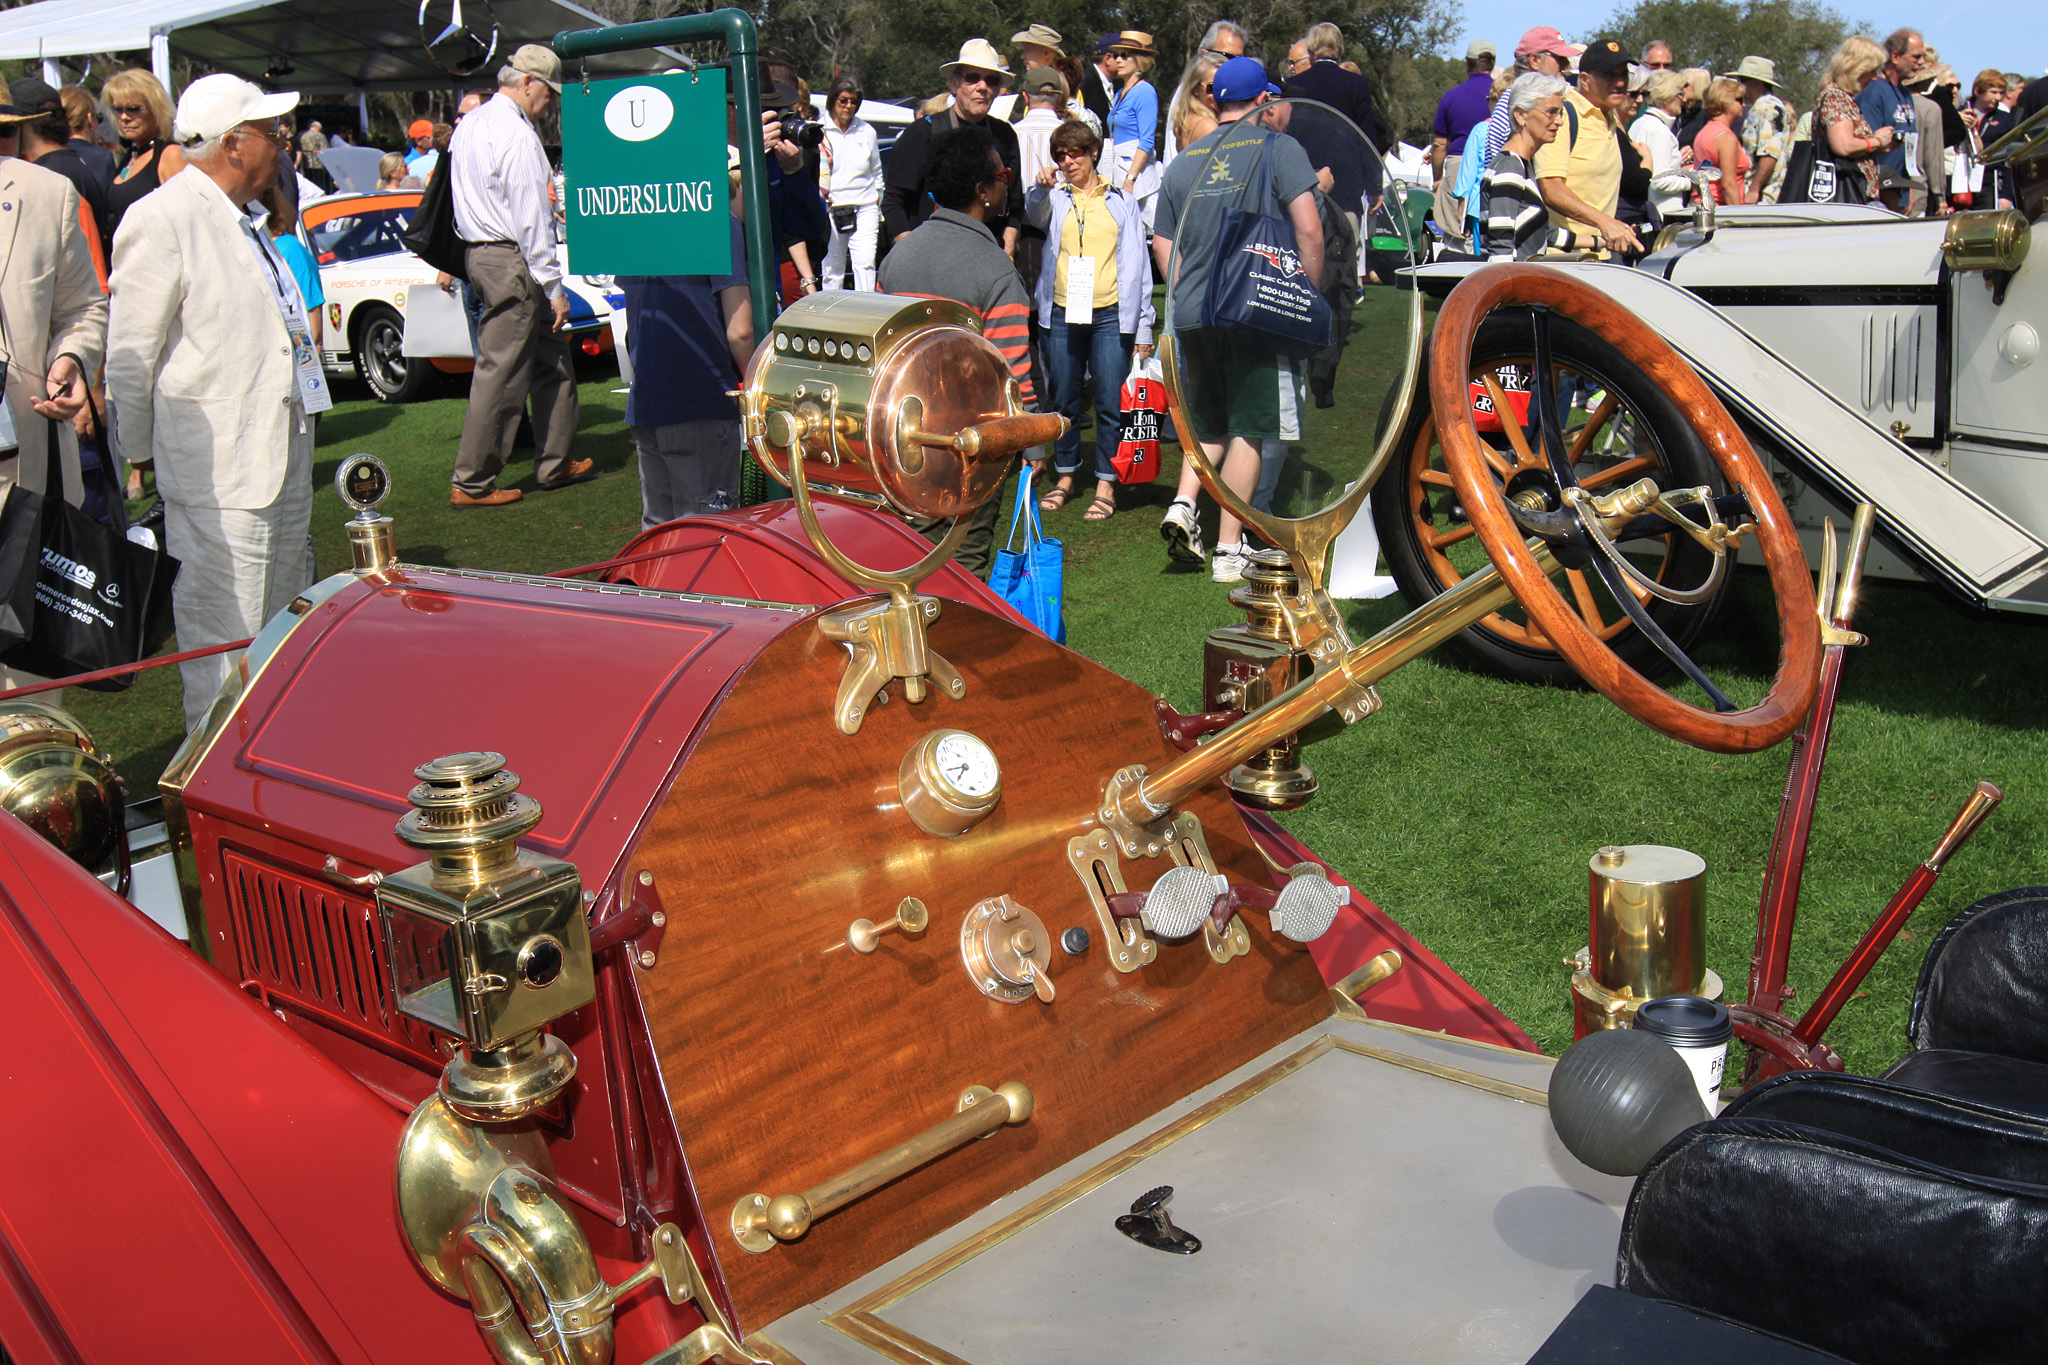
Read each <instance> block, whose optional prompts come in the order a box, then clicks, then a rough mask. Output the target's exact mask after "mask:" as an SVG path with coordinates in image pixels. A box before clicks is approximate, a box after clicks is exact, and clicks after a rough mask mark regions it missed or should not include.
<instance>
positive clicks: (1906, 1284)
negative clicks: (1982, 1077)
mask: <svg viewBox="0 0 2048 1365" xmlns="http://www.w3.org/2000/svg"><path fill="white" fill-rule="evenodd" d="M1616 1283H1617V1284H1618V1285H1619V1286H1620V1287H1622V1288H1624V1289H1626V1290H1628V1291H1629V1292H1631V1293H1634V1294H1640V1295H1644V1296H1646V1297H1651V1298H1660V1299H1668V1300H1671V1301H1673V1302H1675V1303H1679V1304H1684V1305H1687V1306H1689V1307H1693V1308H1697V1309H1700V1310H1702V1311H1704V1312H1707V1313H1713V1314H1718V1315H1720V1316H1723V1317H1726V1318H1729V1319H1732V1320H1734V1321H1737V1322H1741V1323H1747V1324H1750V1325H1752V1326H1755V1327H1757V1328H1760V1329H1762V1330H1764V1331H1767V1332H1774V1333H1777V1334H1780V1335H1782V1336H1785V1337H1788V1338H1791V1339H1792V1340H1794V1341H1799V1342H1803V1343H1806V1344H1808V1345H1811V1346H1814V1347H1816V1348H1818V1349H1821V1350H1825V1351H1832V1352H1834V1353H1835V1354H1837V1355H1840V1356H1843V1357H1845V1358H1847V1359H1849V1360H1852V1361H1856V1362H1860V1365H1908V1363H1909V1362H1911V1363H1913V1365H1918V1363H1919V1362H1925V1361H1934V1360H1961V1359H1969V1360H1983V1361H1993V1360H2032V1361H2038V1360H2042V1359H2048V1121H2042V1120H2037V1119H2034V1118H2032V1117H2030V1116H2027V1115H2022V1114H2016V1113H2013V1112H2010V1111H2007V1110H2004V1109H2001V1108H1996V1107H1992V1106H1988V1105H1983V1104H1977V1103H1973V1102H1971V1101H1968V1100H1963V1099H1956V1098H1952V1097H1948V1096H1944V1095H1937V1094H1930V1093H1927V1092H1925V1091H1921V1090H1917V1089H1914V1088H1912V1087H1909V1086H1905V1085H1900V1084H1896V1083H1894V1082H1891V1081H1886V1080H1879V1079H1874V1078H1870V1077H1863V1076H1846V1075H1835V1074H1831V1073H1824V1072H1801V1073H1797V1074H1794V1075H1789V1076H1781V1077H1778V1078H1775V1079H1773V1080H1771V1081H1767V1082H1765V1083H1764V1084H1762V1085H1759V1086H1757V1087H1755V1088H1753V1089H1752V1090H1750V1091H1749V1092H1748V1093H1746V1094H1744V1095H1742V1096H1741V1097H1740V1098H1738V1099H1737V1100H1736V1101H1735V1102H1734V1103H1732V1104H1731V1105H1730V1106H1729V1107H1728V1109H1727V1110H1726V1111H1725V1112H1724V1113H1723V1114H1722V1116H1721V1117H1720V1118H1717V1119H1714V1120H1711V1121H1709V1122H1706V1123H1702V1124H1699V1125H1697V1126H1695V1127H1692V1128H1689V1129H1687V1130H1686V1131H1685V1132H1683V1133H1681V1134H1680V1135H1679V1136H1678V1137H1677V1138H1675V1139H1673V1140H1672V1142H1671V1143H1670V1144H1669V1145H1668V1146H1667V1147H1665V1148H1664V1150H1663V1151H1661V1152H1659V1153H1658V1154H1657V1155H1656V1156H1655V1157H1653V1158H1652V1159H1651V1161H1650V1164H1649V1165H1648V1166H1647V1167H1645V1168H1644V1170H1643V1173H1642V1175H1641V1176H1640V1177H1638V1179H1637V1181H1636V1187H1635V1190H1634V1192H1633V1194H1632V1195H1631V1196H1630V1199H1629V1206H1628V1212H1627V1215H1626V1217H1625V1219H1624V1221H1623V1226H1622V1235H1621V1248H1620V1254H1619V1258H1618V1265H1617V1269H1616Z"/></svg>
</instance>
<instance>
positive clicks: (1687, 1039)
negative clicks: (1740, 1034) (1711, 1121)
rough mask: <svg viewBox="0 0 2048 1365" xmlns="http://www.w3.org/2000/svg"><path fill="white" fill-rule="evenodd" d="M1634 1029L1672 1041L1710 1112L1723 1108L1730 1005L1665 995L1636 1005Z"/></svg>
mask: <svg viewBox="0 0 2048 1365" xmlns="http://www.w3.org/2000/svg"><path fill="white" fill-rule="evenodd" d="M1635 1028H1636V1031H1637V1032H1638V1033H1647V1034H1649V1035H1650V1036H1652V1037H1654V1038H1660V1039H1662V1040H1663V1041H1664V1042H1666V1043H1669V1044H1670V1045H1671V1046H1672V1048H1674V1049H1675V1050H1676V1051H1677V1053H1678V1055H1679V1056H1680V1057H1681V1058H1683V1059H1684V1061H1685V1064H1686V1065H1687V1066H1688V1067H1690V1068H1691V1069H1692V1075H1693V1080H1694V1081H1696V1082H1697V1083H1698V1084H1699V1088H1700V1101H1701V1103H1703V1104H1705V1105H1706V1107H1707V1113H1708V1114H1709V1115H1713V1114H1717V1113H1719V1112H1720V1110H1721V1079H1722V1076H1723V1075H1724V1074H1725V1072H1726V1070H1727V1066H1728V1043H1729V1040H1730V1039H1732V1038H1734V1036H1735V1022H1734V1020H1732V1019H1731V1018H1729V1016H1728V1007H1727V1006H1726V1005H1723V1004H1722V1003H1721V1002H1719V1001H1718V1000H1707V999H1703V998H1701V997H1700V996H1697V995H1665V996H1659V997H1658V998H1657V999H1655V1000H1645V1001H1644V1002H1643V1003H1642V1004H1641V1005H1638V1006H1637V1007H1636V1020H1635Z"/></svg>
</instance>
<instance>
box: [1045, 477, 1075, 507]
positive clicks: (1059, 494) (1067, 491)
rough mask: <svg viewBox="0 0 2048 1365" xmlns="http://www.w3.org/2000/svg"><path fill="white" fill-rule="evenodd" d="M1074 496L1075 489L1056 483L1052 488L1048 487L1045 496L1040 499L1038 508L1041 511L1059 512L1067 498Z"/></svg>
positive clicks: (1065, 503)
mask: <svg viewBox="0 0 2048 1365" xmlns="http://www.w3.org/2000/svg"><path fill="white" fill-rule="evenodd" d="M1073 496H1074V490H1073V489H1071V488H1065V487H1062V486H1061V485H1059V484H1054V485H1053V486H1052V487H1051V488H1048V489H1046V490H1045V496H1044V497H1042V498H1040V499H1039V500H1038V510H1039V511H1041V512H1057V511H1059V510H1060V509H1061V508H1062V507H1065V506H1066V505H1067V499H1069V498H1071V497H1073Z"/></svg>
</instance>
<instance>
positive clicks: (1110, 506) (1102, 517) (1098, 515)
mask: <svg viewBox="0 0 2048 1365" xmlns="http://www.w3.org/2000/svg"><path fill="white" fill-rule="evenodd" d="M1115 515H1116V499H1115V498H1105V497H1104V496H1102V494H1100V493H1097V494H1096V495H1095V501H1093V502H1091V503H1089V504H1088V510H1087V511H1086V512H1083V513H1082V514H1081V520H1083V521H1108V520H1109V519H1110V518H1111V517H1113V516H1115Z"/></svg>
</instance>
